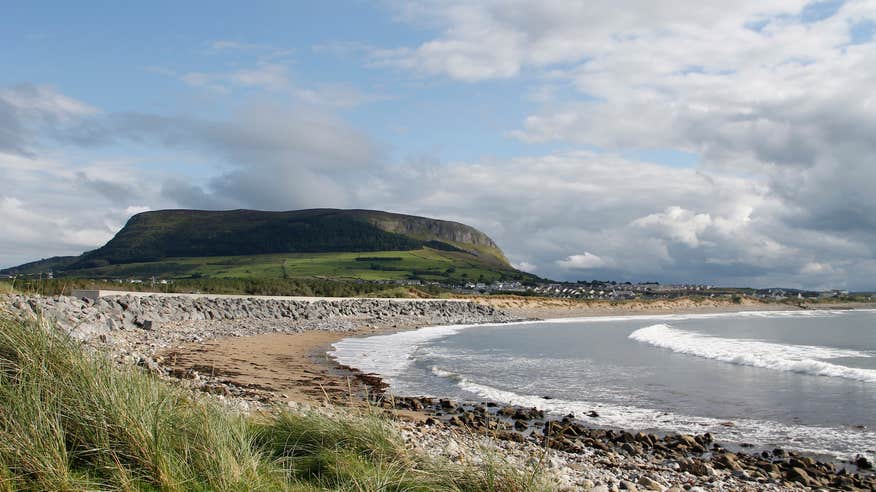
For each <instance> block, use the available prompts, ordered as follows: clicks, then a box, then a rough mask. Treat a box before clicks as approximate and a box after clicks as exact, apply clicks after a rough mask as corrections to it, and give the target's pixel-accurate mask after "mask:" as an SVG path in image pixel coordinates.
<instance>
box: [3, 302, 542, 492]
mask: <svg viewBox="0 0 876 492" xmlns="http://www.w3.org/2000/svg"><path fill="white" fill-rule="evenodd" d="M499 461H501V460H496V459H492V458H489V459H484V460H483V463H484V464H482V465H480V466H471V465H466V466H463V465H458V464H453V463H449V462H446V461H440V460H436V459H427V458H424V457H423V456H422V455H420V454H418V453H416V452H413V451H411V450H409V449H406V448H405V446H404V443H403V441H402V439H401V438H400V436H398V435H397V433H396V432H395V431H394V430H393V427H392V426H391V425H390V423H389V422H387V421H386V420H383V419H381V418H379V417H376V416H374V415H369V414H361V415H347V414H345V413H343V412H342V411H340V410H339V411H338V413H337V416H326V415H324V414H317V413H308V412H304V413H293V412H292V411H288V410H286V411H278V412H275V413H272V414H260V415H241V414H238V413H235V412H233V411H231V410H230V409H228V408H227V407H225V406H223V405H221V404H220V403H218V402H215V401H213V400H209V399H207V398H206V397H201V396H196V395H195V394H193V393H191V392H190V391H188V390H185V389H183V388H180V387H177V386H174V385H171V384H170V383H166V382H164V381H161V380H159V379H157V378H155V377H153V376H151V375H149V374H147V373H145V372H143V371H141V370H140V369H137V368H121V367H117V366H115V365H114V364H113V363H112V362H111V361H109V360H107V359H104V358H102V357H98V356H94V355H92V354H89V353H86V351H85V350H83V348H81V347H80V346H79V345H77V344H76V343H75V342H73V341H71V340H69V339H68V338H66V337H64V336H61V335H57V334H56V333H55V332H54V331H53V330H52V329H50V328H49V327H47V326H45V325H44V324H38V323H23V322H19V321H15V320H11V319H8V317H5V316H2V315H0V492H2V491H6V490H10V491H11V490H167V491H177V490H179V491H182V490H203V491H207V490H222V491H226V490H227V491H234V490H326V489H328V490H425V491H430V490H461V491H463V490H464V491H481V490H507V491H516V490H531V489H538V488H543V485H540V484H538V483H536V481H535V480H533V479H532V477H531V476H530V475H527V474H524V473H521V472H520V471H518V470H513V469H511V468H509V467H508V466H506V465H504V464H502V463H499Z"/></svg>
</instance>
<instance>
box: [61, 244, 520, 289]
mask: <svg viewBox="0 0 876 492" xmlns="http://www.w3.org/2000/svg"><path fill="white" fill-rule="evenodd" d="M75 275H76V276H77V277H90V278H130V277H133V278H148V277H151V276H156V277H158V278H166V279H180V278H236V279H248V278H265V279H268V278H277V279H290V278H331V279H342V280H406V279H418V280H426V281H429V280H435V281H443V282H457V283H463V282H466V281H482V282H492V281H495V280H499V279H525V278H528V277H530V276H529V275H527V274H524V273H521V272H517V271H515V270H512V269H510V268H508V267H505V266H499V265H495V264H491V263H486V262H483V261H481V260H480V259H479V258H478V257H476V256H473V255H471V254H467V253H463V252H458V251H441V250H436V249H432V248H422V249H418V250H413V251H377V252H365V253H362V252H359V253H286V254H269V255H249V256H212V257H205V258H168V259H164V260H160V261H154V262H148V263H128V264H122V265H107V266H102V267H98V268H91V269H87V270H77V271H76V272H75Z"/></svg>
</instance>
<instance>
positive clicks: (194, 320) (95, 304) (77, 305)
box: [0, 295, 511, 362]
mask: <svg viewBox="0 0 876 492" xmlns="http://www.w3.org/2000/svg"><path fill="white" fill-rule="evenodd" d="M0 304H5V308H6V310H8V311H10V312H11V314H12V315H13V316H14V317H18V318H38V319H43V320H45V321H46V322H48V323H49V324H50V325H51V326H53V327H54V328H56V329H59V330H62V331H63V332H65V333H67V334H69V335H70V336H71V337H73V338H75V339H78V340H81V341H82V342H84V343H86V344H89V345H94V346H100V348H102V349H104V350H107V351H108V352H110V354H112V355H114V356H118V357H121V358H123V359H126V360H125V361H126V362H142V361H143V360H144V359H149V358H151V356H153V355H154V354H156V353H158V352H161V351H162V350H165V349H167V348H169V347H172V346H174V345H177V344H181V343H191V342H201V341H206V340H211V339H216V338H223V337H240V336H251V335H259V334H263V333H275V332H279V333H297V332H302V331H307V330H329V331H354V330H357V329H361V328H393V327H409V326H426V325H438V324H468V323H485V322H495V321H507V320H509V319H510V318H511V317H510V315H508V314H506V313H505V312H504V311H501V310H499V309H497V308H494V307H492V306H484V305H481V304H477V303H474V302H467V301H453V300H434V299H422V300H410V299H350V298H344V299H331V298H319V299H307V300H296V299H289V298H280V299H271V298H264V297H242V296H174V295H154V296H152V295H147V296H142V295H117V296H107V297H101V298H99V299H96V300H95V299H88V298H77V297H67V296H55V297H43V296H22V295H10V296H5V297H4V298H3V299H2V301H0ZM128 359H132V360H128Z"/></svg>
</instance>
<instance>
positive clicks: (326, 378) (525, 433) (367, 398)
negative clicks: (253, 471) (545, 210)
mask: <svg viewBox="0 0 876 492" xmlns="http://www.w3.org/2000/svg"><path fill="white" fill-rule="evenodd" d="M528 304H531V303H528ZM495 307H499V308H501V307H505V306H501V305H500V306H495ZM649 307H650V309H632V308H631V306H630V305H625V306H622V307H621V308H620V309H618V308H617V307H616V306H608V307H607V306H600V307H599V308H598V309H590V310H586V311H585V312H586V314H588V315H589V316H581V314H582V311H583V310H581V309H562V308H561V309H559V310H555V311H550V310H546V309H544V307H543V306H539V307H538V308H537V309H538V311H535V310H534V309H532V306H527V305H524V306H523V307H522V309H517V310H513V311H511V313H510V314H511V317H512V318H515V320H514V321H511V322H518V320H519V321H535V319H533V317H532V316H531V315H532V314H534V313H535V312H538V313H539V314H542V315H544V314H545V313H551V314H554V316H551V317H540V319H541V320H550V319H566V318H570V317H606V316H653V315H670V314H719V313H733V312H749V311H796V310H803V309H801V308H800V307H796V306H789V305H786V304H760V303H747V304H744V305H738V304H729V303H728V304H725V305H707V306H702V305H700V306H694V307H693V308H690V307H688V309H678V306H673V305H664V306H660V307H659V308H654V307H653V306H649ZM873 307H874V306H873V305H870V304H868V305H857V304H856V305H848V304H842V305H840V304H830V305H818V306H815V307H814V308H815V309H825V310H838V309H855V308H857V309H862V308H864V309H872V308H873ZM527 318H528V319H527ZM424 326H429V325H423V324H419V323H412V324H410V325H408V326H396V327H392V328H387V327H383V328H373V327H372V328H369V329H365V330H355V331H352V332H349V333H332V334H330V335H328V336H326V337H321V338H318V339H317V338H313V337H306V336H302V335H293V336H291V337H290V336H288V335H280V336H281V337H286V338H296V339H297V343H299V344H300V345H299V346H298V347H297V348H296V349H295V350H296V351H297V352H296V353H299V354H300V353H303V352H306V353H307V359H306V360H307V362H305V363H302V364H298V365H297V368H295V367H291V368H289V369H290V371H291V372H292V375H293V377H295V376H294V375H295V374H296V373H295V371H302V370H303V371H305V372H307V373H309V374H310V375H311V376H314V375H315V374H316V373H319V375H318V376H315V377H311V379H310V381H309V382H310V384H313V383H314V382H316V383H317V385H318V386H319V390H315V389H312V391H310V392H309V393H306V394H304V395H302V396H300V397H299V398H300V400H299V402H300V403H305V404H309V405H321V404H326V403H328V404H332V405H334V404H341V405H346V406H366V405H376V406H379V407H382V408H383V409H384V410H385V411H386V412H387V414H389V415H391V416H392V418H394V419H396V420H399V421H400V422H403V423H406V424H404V425H410V426H412V428H413V429H416V431H415V432H419V433H420V434H418V435H420V438H422V433H423V432H425V433H426V434H430V433H432V434H434V433H438V434H441V433H447V432H449V433H452V434H454V433H457V434H458V433H462V434H476V435H481V436H487V437H489V438H490V439H491V440H492V441H493V442H504V443H505V444H506V445H507V446H508V447H506V448H505V450H506V451H508V452H512V451H510V450H509V449H512V448H513V449H517V450H518V451H519V449H520V447H526V446H530V447H531V446H535V448H530V450H531V449H544V448H550V449H551V450H552V452H555V453H558V454H559V455H561V456H562V463H563V465H561V466H560V468H561V469H563V468H565V469H566V470H567V476H571V477H572V478H570V480H571V481H572V482H575V483H578V484H579V485H580V484H581V483H584V484H586V483H588V482H587V481H586V480H588V479H587V478H583V479H581V478H580V476H578V475H576V474H575V473H569V472H568V470H572V469H574V466H573V465H574V464H575V463H580V462H581V460H582V459H585V458H586V460H589V461H588V463H589V465H588V466H591V465H593V464H594V463H597V466H598V467H600V468H601V469H602V470H603V471H604V470H615V471H616V470H619V469H622V468H623V467H624V466H628V465H629V463H628V462H629V461H630V460H634V461H635V460H638V461H636V463H637V464H636V465H635V466H633V469H634V470H639V471H641V470H647V469H656V470H661V471H662V472H663V473H664V474H663V475H660V474H659V473H658V474H652V475H651V479H653V480H654V481H655V482H656V483H663V484H668V483H674V480H675V481H677V480H676V479H674V478H673V477H675V476H676V475H678V474H686V475H687V476H688V477H691V476H695V477H697V478H696V479H694V482H696V483H699V484H700V485H704V484H706V483H710V481H714V480H715V479H716V477H718V476H722V475H721V474H723V473H726V474H727V475H726V476H724V478H727V479H729V478H737V479H740V484H749V485H751V484H760V485H758V486H759V487H760V486H763V485H765V482H763V480H773V481H782V480H790V481H794V482H795V483H797V484H798V485H802V486H804V487H805V486H813V487H816V486H818V485H830V484H831V483H832V484H833V485H835V486H837V487H840V486H841V485H842V484H845V483H846V482H843V481H842V480H845V479H846V474H851V475H850V476H851V477H854V476H855V475H854V474H856V473H861V472H863V473H866V472H865V471H864V469H863V467H862V468H861V469H858V467H856V466H855V465H854V464H851V463H844V462H840V461H838V460H832V459H827V460H825V461H820V460H819V459H814V457H815V455H809V454H806V453H795V452H793V451H786V450H781V449H777V450H775V451H772V452H770V451H765V452H764V453H759V452H760V451H761V450H760V449H758V450H757V451H758V452H753V450H752V449H751V448H749V447H747V445H745V444H744V443H725V442H715V441H713V439H712V437H711V436H710V435H709V434H705V435H696V436H694V435H682V434H677V433H672V432H669V433H662V434H643V433H641V432H637V431H636V430H630V429H623V428H614V427H594V426H593V425H588V424H586V423H583V422H581V421H578V420H576V419H574V418H572V419H570V418H568V417H566V418H555V417H547V418H546V417H545V415H544V412H539V411H537V410H536V409H534V408H523V407H516V406H512V405H503V404H500V403H496V402H488V401H465V402H456V401H452V400H446V399H440V398H428V397H419V396H412V397H393V396H392V395H389V394H388V393H384V390H385V389H386V388H387V385H386V384H385V383H383V381H382V380H381V379H380V378H379V377H377V376H375V375H366V374H362V373H361V372H359V371H357V370H354V369H351V368H349V367H346V366H342V365H340V364H339V363H338V362H337V361H336V360H334V359H333V358H331V357H329V356H327V352H328V351H329V350H330V349H331V347H332V345H333V344H334V343H335V342H337V341H339V340H342V339H346V338H359V337H368V336H374V335H383V334H389V333H393V332H398V331H403V330H412V329H418V328H422V327H424ZM253 338H262V339H263V340H264V342H265V345H268V346H275V345H276V342H275V341H274V340H273V337H272V336H271V335H267V336H264V335H263V336H260V337H259V336H257V337H253ZM255 342H256V345H258V341H257V340H256V341H255ZM243 345H244V344H243V343H242V342H240V341H236V340H227V341H226V342H225V351H226V354H225V355H223V354H220V353H213V354H212V357H213V358H212V359H210V361H211V362H212V363H213V364H219V365H221V364H223V363H225V362H224V361H223V358H226V360H227V353H235V354H239V353H240V352H241V348H242V346H243ZM216 356H220V357H218V358H216ZM274 367H275V369H276V366H274ZM260 372H261V371H259V370H257V371H256V372H255V375H256V376H257V377H260V376H258V374H259V373H260ZM281 372H283V371H281ZM249 375H250V376H252V375H253V373H250V374H249ZM263 376H264V374H263ZM232 380H234V379H233V378H232ZM238 382H243V381H238ZM281 391H282V390H281ZM281 395H282V396H283V397H284V398H283V399H281V402H285V403H286V404H288V400H294V399H295V398H292V397H289V393H288V392H285V393H281ZM266 401H271V400H270V397H268V399H267V400H266ZM515 446H517V448H514V447H515ZM815 458H817V457H815ZM822 459H823V457H822ZM586 460H585V461H586ZM667 461H670V462H673V463H675V467H674V469H672V470H666V469H665V468H666V467H665V466H664V464H665V462H667ZM624 463H627V465H624ZM859 463H860V464H861V465H864V466H866V464H867V462H866V461H863V462H859ZM835 465H839V466H838V467H837V466H835ZM617 476H626V477H627V478H630V479H632V482H631V483H635V482H636V477H637V476H638V475H637V474H636V473H632V474H627V475H624V474H623V473H621V474H620V475H617ZM865 476H866V475H865ZM576 477H577V481H576ZM837 477H840V478H837ZM870 477H871V479H872V475H870ZM829 478H830V479H829ZM651 479H648V480H651ZM688 479H690V478H688ZM648 480H644V482H645V483H650V482H648ZM758 480H761V481H760V482H758ZM831 480H833V482H831ZM837 480H839V481H837ZM848 480H851V481H850V482H848V483H847V485H849V487H852V488H853V487H854V485H855V484H856V483H857V484H864V483H865V482H863V481H862V482H855V481H854V480H856V478H849V479H848ZM627 481H628V482H630V480H627ZM618 483H620V481H619V482H618ZM872 483H873V484H876V482H872ZM740 484H737V485H740ZM639 486H640V487H642V485H641V484H640V485H639ZM582 488H583V487H582ZM646 488H647V487H646ZM731 488H732V487H731ZM665 489H667V488H666V487H664V488H662V489H660V490H665ZM655 490H657V489H655ZM776 490H794V488H793V487H792V486H791V487H789V486H782V487H780V488H778V489H776ZM800 490H808V488H802V489H800Z"/></svg>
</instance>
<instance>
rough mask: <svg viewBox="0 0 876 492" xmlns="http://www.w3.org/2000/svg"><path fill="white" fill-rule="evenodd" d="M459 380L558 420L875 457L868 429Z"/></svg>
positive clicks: (497, 398) (873, 439)
mask: <svg viewBox="0 0 876 492" xmlns="http://www.w3.org/2000/svg"><path fill="white" fill-rule="evenodd" d="M456 379H457V385H458V386H459V387H460V388H461V389H463V390H465V391H467V392H469V393H473V394H475V395H477V396H479V397H480V398H483V399H485V400H491V401H496V402H500V403H505V404H508V405H517V406H522V407H536V408H538V409H541V410H544V411H545V412H548V413H550V414H553V415H555V416H561V415H567V414H569V413H571V414H574V415H575V416H576V417H577V418H578V419H581V420H584V421H586V422H588V423H591V424H594V425H600V426H605V427H614V428H623V429H640V430H645V431H653V432H679V433H684V434H702V433H704V432H709V433H711V434H712V435H713V436H714V437H715V438H716V439H718V440H719V441H725V442H747V443H751V444H754V445H757V446H763V447H773V446H783V447H790V448H794V449H797V450H799V451H804V452H809V453H814V454H820V455H830V456H836V457H838V458H846V459H847V458H851V457H852V456H854V455H855V454H856V453H861V452H864V453H865V454H867V455H868V456H872V449H873V443H874V442H876V432H873V431H871V430H867V429H855V428H834V427H821V426H803V425H786V424H781V423H778V422H771V421H765V420H755V419H734V420H733V421H732V425H730V426H728V422H727V421H726V420H719V419H714V418H707V417H698V416H690V415H679V414H675V413H671V412H666V411H662V410H656V409H648V408H640V407H637V406H634V405H623V406H620V405H611V404H605V403H596V402H587V401H568V400H562V399H551V400H546V399H544V398H541V397H538V396H533V395H522V394H518V393H514V392H512V391H507V390H502V389H499V388H495V387H492V386H488V385H484V384H478V383H475V382H472V381H469V380H468V379H466V378H464V377H459V376H457V378H456ZM591 411H596V412H597V413H598V415H599V417H588V416H587V414H588V413H589V412H591ZM827 445H830V448H827V447H826V446H827Z"/></svg>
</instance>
